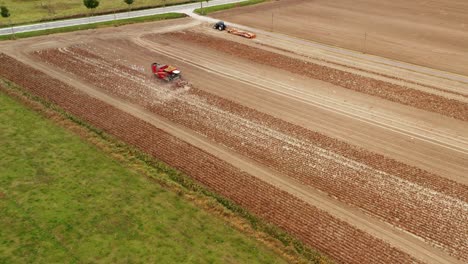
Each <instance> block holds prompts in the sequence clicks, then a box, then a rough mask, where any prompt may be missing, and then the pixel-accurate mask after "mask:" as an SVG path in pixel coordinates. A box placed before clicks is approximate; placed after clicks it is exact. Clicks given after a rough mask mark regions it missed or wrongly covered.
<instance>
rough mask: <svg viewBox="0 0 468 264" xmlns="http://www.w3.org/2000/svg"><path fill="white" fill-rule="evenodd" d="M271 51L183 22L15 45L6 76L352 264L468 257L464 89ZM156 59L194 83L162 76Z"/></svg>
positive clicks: (3, 69) (1, 70)
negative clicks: (300, 68)
mask: <svg viewBox="0 0 468 264" xmlns="http://www.w3.org/2000/svg"><path fill="white" fill-rule="evenodd" d="M252 43H254V44H252ZM263 44H265V43H263ZM267 44H268V45H261V43H258V42H250V43H248V41H246V40H244V39H241V38H236V37H233V36H231V35H228V34H227V33H220V32H217V33H216V34H214V33H212V31H210V30H209V25H205V24H200V23H199V22H197V21H194V20H191V19H181V20H177V21H164V22H158V23H147V24H140V25H132V26H125V27H119V28H109V29H103V30H99V31H95V30H92V31H83V32H77V33H70V34H61V35H56V36H53V37H39V38H33V39H26V40H20V41H14V42H4V43H1V44H0V52H2V53H3V54H4V55H1V56H2V57H1V59H2V61H3V62H4V63H2V64H1V65H0V75H1V76H3V77H4V78H6V79H8V80H10V81H12V82H15V83H17V84H19V85H21V86H23V87H25V88H26V89H27V90H28V91H30V92H31V93H33V94H35V95H37V96H40V97H43V98H44V99H46V100H50V101H52V102H53V103H55V104H57V105H59V106H60V107H62V108H64V109H65V110H66V111H69V112H71V113H72V114H74V115H77V116H79V117H80V118H82V119H84V120H86V121H87V122H90V123H92V124H93V125H95V126H97V127H99V128H102V129H104V130H105V131H106V132H108V133H110V134H112V135H114V136H116V137H118V138H120V139H122V140H125V141H127V142H128V143H130V144H133V145H135V146H137V147H138V148H140V149H142V150H144V151H146V152H148V153H149V154H151V155H153V156H155V157H156V158H158V159H161V160H163V161H164V162H167V163H168V164H170V165H171V166H174V167H176V168H178V169H180V170H182V171H184V172H186V173H187V174H188V175H190V176H192V177H193V178H194V179H196V180H197V181H199V182H200V183H202V184H204V185H206V186H207V187H209V188H211V189H213V190H215V191H217V192H219V193H220V194H222V195H224V196H226V197H228V198H230V199H232V200H233V201H234V202H236V203H239V204H241V205H242V206H244V207H246V208H247V209H249V210H250V211H251V212H253V213H255V214H257V215H259V216H260V217H262V218H264V219H266V220H268V221H271V222H272V223H274V224H276V225H278V226H280V227H281V228H283V229H285V230H286V231H288V232H290V233H291V234H293V235H295V236H297V237H298V238H299V239H301V240H302V241H304V243H306V244H308V245H309V246H311V247H314V248H317V249H319V250H321V251H323V252H324V253H325V254H327V255H329V256H330V257H331V258H333V259H335V260H337V261H339V262H347V263H408V262H426V263H457V262H460V263H461V262H463V261H465V262H466V261H468V255H467V253H466V252H467V250H466V249H467V248H468V244H467V243H468V232H466V231H467V230H468V224H467V223H468V184H467V183H468V180H467V178H466V174H467V172H468V166H467V161H468V133H467V131H468V123H467V122H466V120H465V119H464V117H465V116H467V115H468V111H467V110H466V109H467V108H466V107H467V103H466V101H464V96H463V94H460V93H458V92H456V91H455V90H456V89H458V88H457V87H456V85H454V86H453V87H454V90H447V89H444V87H443V86H444V85H443V84H445V83H446V80H445V79H440V80H439V79H438V78H437V77H432V79H431V80H430V82H431V86H430V87H427V86H424V87H423V86H421V85H420V84H415V83H414V82H411V81H409V80H408V79H407V76H403V77H402V78H395V76H390V75H388V76H387V75H385V76H383V75H379V74H378V72H375V71H368V69H361V68H359V67H349V66H347V65H342V64H336V63H330V62H329V61H331V60H332V58H330V60H323V59H324V58H320V60H319V58H314V57H310V56H303V54H300V53H297V52H294V53H291V52H287V51H285V50H284V48H283V47H282V46H281V45H282V44H281V43H280V44H279V45H278V46H277V47H275V43H274V42H271V43H267ZM226 47H229V48H226ZM303 51H304V52H305V53H307V52H308V51H307V49H306V48H303ZM334 56H336V57H339V56H340V55H339V54H335V55H334ZM342 57H343V58H345V57H346V56H342ZM335 59H336V58H335ZM333 60H334V59H333ZM155 61H157V62H160V63H170V64H173V65H176V66H177V67H179V68H180V69H181V70H182V72H183V78H184V79H185V80H186V81H188V82H190V84H191V85H188V86H186V87H176V86H174V85H172V84H168V83H163V82H161V81H159V80H157V79H155V78H154V77H153V76H152V74H151V73H150V67H149V66H150V64H151V63H152V62H155ZM298 63H299V64H301V65H302V63H304V65H306V66H304V67H311V68H310V69H313V70H314V72H313V73H314V74H313V75H311V74H309V72H308V71H306V72H301V71H296V70H294V69H295V68H294V67H296V66H297V64H298ZM288 65H290V67H287V66H288ZM379 67H381V68H382V69H383V68H385V67H384V66H382V65H380V66H379ZM420 76H423V75H420ZM421 78H422V77H421ZM395 85H396V86H395ZM356 87H360V88H359V89H357V88H356ZM368 87H372V89H373V90H374V91H372V92H369V89H367V88H368ZM395 87H397V89H400V90H399V91H400V92H401V94H399V95H400V97H401V98H398V94H396V95H395V94H394V92H393V91H394V90H393V89H396V88H395ZM361 88H362V89H361ZM376 91H377V93H375V92H376ZM438 91H439V92H438ZM440 91H443V92H440ZM410 96H421V98H430V99H428V100H433V101H434V102H435V104H434V105H433V106H432V107H431V105H429V104H426V105H423V104H422V103H421V104H419V103H414V102H415V101H412V100H410V99H411V98H407V97H410ZM392 98H393V99H392ZM450 102H451V103H452V104H450Z"/></svg>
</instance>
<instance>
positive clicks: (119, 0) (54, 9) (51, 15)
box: [0, 0, 194, 27]
mask: <svg viewBox="0 0 468 264" xmlns="http://www.w3.org/2000/svg"><path fill="white" fill-rule="evenodd" d="M190 2H194V0H136V1H135V2H134V3H133V4H132V5H131V9H132V10H138V9H146V8H154V7H161V6H170V5H177V4H184V3H190ZM0 4H1V5H4V6H6V7H8V9H9V10H10V12H11V20H12V22H13V24H14V25H22V24H28V23H34V22H40V21H50V20H57V19H65V18H71V17H85V16H87V15H89V10H87V9H86V7H85V6H84V5H83V1H82V0H73V1H71V0H2V1H0ZM127 10H128V6H127V5H126V4H125V3H124V1H123V0H114V1H104V0H101V1H100V3H99V6H98V7H97V8H96V10H94V11H93V13H94V14H95V15H97V14H105V13H113V12H125V11H127ZM8 23H9V22H8V20H3V22H2V19H0V27H5V26H8Z"/></svg>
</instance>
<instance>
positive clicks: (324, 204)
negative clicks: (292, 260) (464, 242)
mask: <svg viewBox="0 0 468 264" xmlns="http://www.w3.org/2000/svg"><path fill="white" fill-rule="evenodd" d="M17 59H19V60H20V61H21V62H23V63H25V64H27V65H29V66H31V67H34V68H36V69H41V70H46V71H47V74H48V75H53V76H54V77H55V78H56V79H57V80H59V81H62V82H64V83H66V84H69V85H72V86H73V87H75V88H76V89H78V90H79V91H81V92H84V93H85V94H87V95H89V96H91V97H92V98H96V99H98V100H101V101H103V102H105V103H106V104H109V105H111V106H113V107H115V108H116V109H120V110H122V111H124V112H125V113H127V114H130V115H132V116H135V117H137V118H139V119H140V120H143V121H145V122H147V123H149V124H151V125H153V126H154V127H156V128H158V129H161V130H162V131H164V132H166V133H168V134H170V135H172V136H175V137H176V138H178V139H180V140H183V141H184V142H187V143H189V144H190V145H192V146H195V147H197V148H199V149H201V150H203V151H205V152H206V153H209V154H211V155H213V156H214V157H218V158H221V160H223V161H225V162H227V163H229V164H230V165H231V166H234V167H235V168H238V169H240V171H243V172H246V173H248V174H249V175H252V176H254V177H256V178H257V179H261V180H262V181H264V182H266V183H268V184H270V185H272V186H274V187H276V188H278V189H280V190H282V191H285V192H286V193H289V194H290V195H293V196H294V197H296V198H298V199H300V200H301V201H304V202H306V203H308V204H309V205H312V206H313V207H315V208H319V209H321V210H323V211H324V212H327V213H329V214H330V215H332V216H334V217H337V218H338V219H340V220H342V221H344V222H346V223H348V224H351V225H352V226H354V227H357V228H358V229H359V230H362V231H364V232H366V233H367V234H372V235H373V236H374V237H376V238H378V239H380V240H383V241H385V242H387V243H390V245H391V246H392V247H395V248H397V249H398V250H401V251H402V252H406V253H407V254H409V255H410V256H413V257H414V258H416V259H418V260H421V261H424V262H425V263H461V262H460V261H458V260H457V259H454V258H453V257H451V256H448V255H447V254H446V253H444V252H443V251H440V250H439V249H436V248H433V247H431V246H429V245H427V244H426V243H424V242H422V241H421V240H420V239H419V238H417V237H415V236H413V235H412V234H409V233H407V232H404V231H402V230H399V229H396V228H395V227H394V226H391V225H389V224H387V223H384V222H382V221H379V220H377V219H374V218H372V217H369V216H367V215H365V214H363V213H362V212H360V211H359V210H357V209H355V208H352V207H350V206H348V205H346V204H343V203H341V202H339V201H336V200H334V199H332V198H330V197H328V196H326V195H324V194H323V193H321V192H319V191H316V190H314V189H312V188H309V187H306V186H304V185H302V184H300V183H298V182H297V181H295V180H293V179H291V178H289V177H285V176H282V175H281V174H278V173H277V172H275V171H272V170H270V169H268V168H265V167H263V166H262V165H260V164H258V163H257V162H255V161H253V160H250V159H248V158H246V157H244V156H241V155H239V154H237V153H234V152H232V151H231V150H229V149H227V148H226V147H223V146H221V145H219V144H216V143H214V142H212V141H210V140H208V139H207V138H205V137H203V136H200V135H197V133H194V132H193V131H191V130H189V129H186V128H184V127H181V126H179V125H176V124H174V123H172V122H171V121H168V120H166V119H165V118H161V117H159V116H156V115H154V114H152V113H150V112H148V111H146V110H144V109H142V108H141V107H139V106H135V105H132V104H129V103H128V102H125V101H124V100H122V99H120V98H116V97H114V96H111V95H108V94H106V93H104V92H101V91H99V90H98V89H96V88H94V87H92V86H90V85H88V84H87V83H85V82H82V81H79V80H77V79H76V78H74V76H73V75H69V74H68V73H66V72H63V71H61V70H57V69H55V68H51V67H49V66H47V65H44V64H42V63H38V62H36V61H34V60H32V59H30V58H28V57H26V56H21V57H20V58H17ZM348 246H349V245H348ZM349 249H350V250H352V247H351V248H349ZM345 251H346V250H345Z"/></svg>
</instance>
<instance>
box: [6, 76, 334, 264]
mask: <svg viewBox="0 0 468 264" xmlns="http://www.w3.org/2000/svg"><path fill="white" fill-rule="evenodd" d="M1 83H3V85H4V87H6V88H8V89H11V90H13V91H16V92H17V93H20V94H22V96H25V97H27V98H28V100H31V101H34V102H38V103H40V104H41V105H43V106H44V107H46V108H48V109H51V110H53V111H55V112H57V113H59V114H60V115H62V116H63V117H65V118H67V119H68V120H70V121H72V122H74V123H76V124H78V125H80V126H82V127H84V128H86V129H87V130H88V131H89V132H90V133H93V134H94V135H96V136H98V137H99V138H101V139H102V140H103V141H104V142H107V144H109V145H110V146H112V147H113V152H114V153H124V156H125V157H126V159H127V160H129V161H132V162H137V161H138V163H139V162H141V163H142V164H144V165H138V166H139V167H140V168H142V169H144V170H145V171H148V172H150V173H149V174H150V175H151V177H152V178H153V179H154V180H156V181H157V182H158V183H160V184H161V185H163V186H164V185H172V184H175V185H177V186H181V187H182V193H189V194H190V193H195V194H196V195H199V196H201V197H205V198H207V199H210V200H212V201H213V202H214V204H213V206H214V207H217V206H221V207H223V208H225V210H227V211H228V212H231V213H234V214H235V215H237V216H239V217H241V218H243V219H245V220H246V221H247V222H248V223H250V225H251V227H252V228H253V229H254V230H256V231H259V232H263V233H266V234H268V235H270V236H271V237H273V238H275V239H277V240H278V241H280V242H281V243H282V244H283V246H284V247H285V248H286V249H290V250H292V251H293V252H295V253H294V254H298V255H300V256H302V257H303V258H304V259H305V260H306V262H308V263H316V264H331V263H333V261H331V260H330V259H329V258H327V257H326V256H325V255H322V254H321V253H319V252H317V251H315V250H313V249H311V248H309V247H307V246H305V245H304V244H303V243H302V242H301V241H299V240H298V239H296V238H294V237H292V236H291V235H289V234H288V233H287V232H285V231H283V230H282V229H280V228H278V227H276V226H275V225H272V224H269V223H267V222H265V221H263V220H261V219H259V218H258V217H256V216H255V215H253V214H251V213H250V212H248V211H247V210H245V209H244V208H242V207H240V206H239V205H237V204H236V203H234V202H233V201H231V200H229V199H226V198H224V197H223V196H220V195H218V194H217V193H215V192H212V191H210V190H208V189H207V188H205V187H203V186H201V185H200V184H198V183H196V182H195V181H194V180H193V179H192V178H190V177H189V176H187V175H185V174H183V173H181V172H180V171H178V170H175V169H173V168H171V167H170V166H168V165H167V164H165V163H163V162H161V161H158V160H156V159H155V158H153V157H151V156H149V155H147V154H146V153H144V152H142V151H140V150H138V149H136V148H134V147H132V146H130V145H128V144H126V143H125V142H122V141H120V140H117V139H116V138H114V137H112V136H111V135H109V134H107V133H105V132H103V131H102V130H101V129H99V128H96V127H94V126H93V125H91V124H89V123H87V122H84V121H83V120H81V119H79V118H77V117H75V116H73V115H71V114H69V113H68V112H66V111H64V110H62V109H61V108H60V107H58V106H56V105H54V104H52V103H50V102H49V101H46V100H44V99H42V98H40V97H37V96H33V95H31V94H30V93H28V92H26V91H24V90H23V88H21V87H19V86H17V85H16V84H14V83H11V82H9V81H8V80H2V79H1V78H0V84H1ZM0 92H1V90H0ZM0 94H1V93H0ZM0 260H1V259H0ZM0 263H2V262H1V261H0Z"/></svg>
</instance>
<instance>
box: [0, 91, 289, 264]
mask: <svg viewBox="0 0 468 264" xmlns="http://www.w3.org/2000/svg"><path fill="white" fill-rule="evenodd" d="M0 146H2V151H1V152H0V168H2V169H1V170H0V252H1V254H0V263H33V262H34V263H58V262H60V263H70V262H71V263H77V262H79V263H81V262H83V263H91V262H106V263H128V262H141V263H226V262H228V263H283V262H284V260H282V259H280V258H278V256H276V255H274V254H273V253H272V252H270V251H269V249H266V248H264V247H263V246H262V245H259V244H258V243H257V242H255V241H253V240H252V239H250V238H248V237H246V236H245V235H243V234H241V233H239V232H238V231H236V230H235V229H233V228H232V227H230V226H229V225H226V223H225V222H224V221H222V220H220V219H218V218H217V217H214V216H212V215H211V214H209V213H208V212H206V211H203V210H201V209H199V208H197V207H195V206H193V205H192V204H191V203H189V202H188V201H187V200H185V198H183V196H181V195H180V194H178V193H175V192H171V191H168V190H167V189H165V188H164V187H162V186H161V185H159V184H157V183H155V182H153V181H151V180H150V178H148V177H145V176H142V175H141V174H138V173H136V172H135V171H134V170H131V169H129V168H126V167H124V166H122V165H121V164H120V163H119V162H118V161H117V160H115V159H112V158H110V157H109V156H108V155H107V154H105V153H103V152H101V151H99V150H98V149H97V148H96V147H95V146H94V145H91V144H89V143H86V142H84V141H83V140H82V139H81V138H79V137H78V136H76V135H74V134H72V133H70V132H68V131H67V130H65V129H64V128H61V127H59V126H58V125H56V124H54V123H53V122H52V121H50V120H48V119H45V118H43V117H42V116H40V115H39V114H37V113H35V112H33V111H32V110H29V109H27V108H25V107H24V106H22V105H20V104H19V103H17V102H16V101H14V100H12V99H11V98H9V97H7V96H6V95H4V94H3V93H1V92H0ZM173 173H174V172H173ZM160 174H161V175H156V176H155V177H166V178H167V176H165V175H164V172H160Z"/></svg>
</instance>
